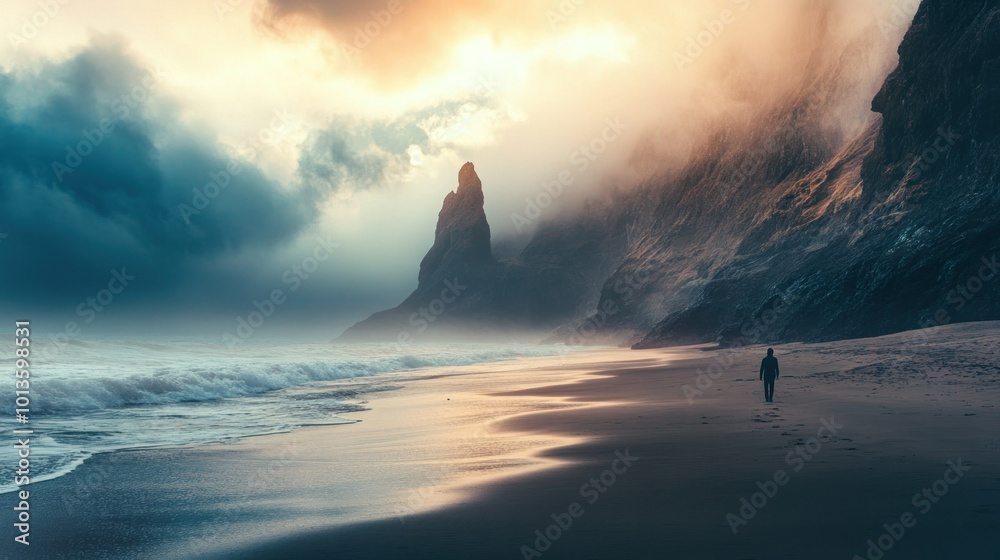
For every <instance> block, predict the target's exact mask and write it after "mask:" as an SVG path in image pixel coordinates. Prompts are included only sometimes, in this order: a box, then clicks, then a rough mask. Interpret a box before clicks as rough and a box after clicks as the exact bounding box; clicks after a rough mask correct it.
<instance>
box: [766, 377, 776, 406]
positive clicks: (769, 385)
mask: <svg viewBox="0 0 1000 560" xmlns="http://www.w3.org/2000/svg"><path fill="white" fill-rule="evenodd" d="M773 396H774V379H769V378H767V377H765V378H764V401H765V402H771V398H772V397H773Z"/></svg>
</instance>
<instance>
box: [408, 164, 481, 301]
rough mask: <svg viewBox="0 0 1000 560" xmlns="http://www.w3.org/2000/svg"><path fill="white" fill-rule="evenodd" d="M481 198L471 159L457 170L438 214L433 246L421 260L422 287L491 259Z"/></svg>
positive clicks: (420, 278) (420, 280)
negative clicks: (452, 186)
mask: <svg viewBox="0 0 1000 560" xmlns="http://www.w3.org/2000/svg"><path fill="white" fill-rule="evenodd" d="M483 201H484V197H483V182H482V181H481V180H480V179H479V175H477V174H476V168H475V166H473V165H472V162H467V163H466V164H465V165H463V166H462V169H460V170H459V172H458V188H457V189H455V190H454V191H452V192H450V193H448V195H447V196H445V198H444V204H443V205H442V207H441V212H440V213H438V222H437V228H435V230H434V245H432V246H431V249H430V250H429V251H427V254H426V255H425V256H424V258H423V260H422V261H420V273H419V274H418V276H417V280H418V282H419V283H420V285H421V286H426V285H427V284H432V283H434V282H436V281H440V280H441V276H442V275H444V276H447V275H448V274H449V273H454V272H455V271H456V269H461V268H467V267H477V266H484V265H489V264H492V263H493V262H494V260H493V254H492V249H491V248H490V224H489V223H488V222H487V221H486V212H485V211H484V210H483ZM418 290H419V288H418Z"/></svg>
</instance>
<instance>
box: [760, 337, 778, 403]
mask: <svg viewBox="0 0 1000 560" xmlns="http://www.w3.org/2000/svg"><path fill="white" fill-rule="evenodd" d="M760 378H761V379H762V380H763V381H764V402H774V380H775V379H777V378H778V358H775V357H774V348H768V349H767V356H764V359H763V360H761V361H760Z"/></svg>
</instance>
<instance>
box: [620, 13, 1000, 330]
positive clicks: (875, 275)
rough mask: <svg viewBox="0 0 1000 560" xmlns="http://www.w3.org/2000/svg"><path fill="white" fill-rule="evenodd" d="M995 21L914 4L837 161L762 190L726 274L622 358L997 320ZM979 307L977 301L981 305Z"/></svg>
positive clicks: (999, 78) (721, 271) (999, 205)
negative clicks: (702, 345) (861, 127)
mask: <svg viewBox="0 0 1000 560" xmlns="http://www.w3.org/2000/svg"><path fill="white" fill-rule="evenodd" d="M998 55H1000V8H998V7H997V5H996V3H994V2H989V1H977V2H961V3H957V2H947V1H943V0H927V1H925V2H924V3H923V4H922V5H921V7H920V9H919V11H918V12H917V14H916V16H915V18H914V20H913V24H912V27H911V28H910V30H909V31H908V33H907V34H906V36H905V38H904V39H903V42H902V44H901V45H900V47H899V64H898V66H897V67H896V69H895V70H894V71H893V72H892V73H891V74H890V75H889V77H888V78H887V79H886V80H885V82H884V84H883V86H882V88H881V90H880V91H879V92H878V93H877V94H876V95H875V96H874V101H873V104H872V109H873V110H874V111H876V112H877V113H878V114H879V115H878V116H877V117H876V119H875V120H874V121H873V122H872V124H871V126H870V127H869V128H868V129H867V130H865V131H864V132H863V133H862V134H860V135H859V136H858V137H856V138H855V139H853V140H852V141H851V142H850V143H848V144H847V145H846V146H845V147H844V148H843V149H842V150H841V151H840V152H839V153H837V154H836V155H835V156H834V157H832V158H830V159H829V160H827V161H825V162H823V163H822V164H820V165H817V166H816V167H815V168H814V169H812V170H810V171H809V172H807V173H792V174H791V175H790V176H789V177H788V178H786V179H785V180H782V181H778V182H777V183H776V184H775V186H774V187H772V188H767V186H766V185H764V188H763V189H761V190H760V191H759V192H762V193H766V196H764V197H763V199H764V200H768V201H772V202H773V204H769V208H767V209H766V210H762V211H757V212H756V213H755V214H754V215H753V217H752V218H751V219H750V220H748V222H747V225H748V226H749V227H748V229H747V231H746V233H745V234H744V235H742V236H741V239H740V241H739V247H738V249H737V251H735V253H734V254H733V256H732V258H731V259H729V260H727V262H725V263H724V264H723V265H722V266H720V267H719V268H718V269H717V270H716V271H715V273H714V274H712V275H711V277H710V278H708V279H706V282H705V286H704V289H702V290H701V292H700V293H699V294H698V295H697V296H696V297H694V298H693V300H692V301H691V302H690V304H688V305H681V306H678V307H677V308H676V309H674V310H672V311H671V312H669V313H668V314H667V316H666V317H665V319H664V320H663V321H661V322H660V323H659V324H657V325H656V327H655V328H653V329H652V330H651V331H650V332H649V333H648V334H647V335H646V336H645V337H644V338H643V339H642V340H641V341H640V342H639V343H638V344H637V346H639V347H647V346H657V345H664V344H671V343H676V342H679V341H708V340H719V339H721V340H722V341H723V342H737V341H740V342H764V341H775V340H819V339H833V338H844V337H857V336H869V335H877V334H884V333H888V332H894V331H901V330H908V329H914V328H918V327H919V326H924V325H929V324H940V323H947V322H953V321H971V320H982V319H996V318H998V317H1000V305H998V302H997V298H995V297H991V296H990V295H988V293H986V292H985V291H984V290H996V289H997V287H993V286H990V285H989V282H990V281H991V280H992V278H993V273H994V272H995V270H994V269H995V268H996V261H995V259H994V254H996V255H1000V245H998V239H1000V237H998V235H1000V221H998V219H997V217H996V216H997V215H998V211H1000V187H998V185H997V180H998V162H1000V144H998V139H997V134H998V132H1000V126H998V124H1000V123H998V120H997V119H998V112H997V109H998V108H1000V107H998V101H1000V88H998V83H1000V71H998V70H1000V67H998V64H1000V58H998ZM984 293H986V294H987V295H984Z"/></svg>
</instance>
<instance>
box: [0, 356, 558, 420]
mask: <svg viewBox="0 0 1000 560" xmlns="http://www.w3.org/2000/svg"><path fill="white" fill-rule="evenodd" d="M133 348H134V346H133ZM546 353H547V352H544V351H542V352H537V351H536V352H528V353H526V352H525V351H523V350H516V349H497V350H490V351H478V352H470V353H445V352H442V353H428V354H423V355H421V354H400V355H397V356H384V355H382V356H371V355H369V356H362V355H358V352H357V351H356V350H355V351H354V352H353V354H348V355H346V356H339V357H332V358H331V359H327V360H323V359H311V360H308V361H299V362H295V361H292V360H291V359H285V360H281V359H280V357H279V358H276V359H272V360H271V361H263V360H260V359H256V360H244V359H240V358H237V357H230V356H202V359H199V360H198V361H196V362H194V363H191V362H181V363H177V364H174V365H158V366H156V367H155V368H153V367H147V369H148V370H147V371H141V372H139V373H135V372H134V371H135V370H136V369H142V368H141V367H140V366H137V365H136V364H135V363H134V361H126V363H125V364H119V365H113V364H114V359H113V356H107V355H105V356H104V359H106V360H107V362H108V365H107V366H105V367H106V368H107V369H106V370H105V371H104V372H103V373H102V372H101V370H100V369H97V368H95V367H94V365H93V364H88V366H87V367H86V368H83V369H85V370H86V371H85V374H79V372H74V371H72V370H73V366H72V365H67V366H64V367H63V368H60V369H61V370H62V371H59V372H57V373H56V374H55V375H52V374H50V373H49V372H47V374H46V376H44V377H41V376H40V377H38V378H37V379H38V380H37V381H35V383H33V385H32V393H33V398H32V403H31V410H32V414H35V415H48V414H59V413H74V412H84V411H92V410H104V409H114V408H124V407H129V406H136V405H157V404H172V403H185V402H199V401H213V400H219V399H225V398H235V397H249V396H254V395H260V394H263V393H268V392H271V391H276V390H281V389H287V388H289V387H295V386H301V385H306V384H309V383H316V382H323V381H334V380H338V379H347V378H355V377H364V376H372V375H378V374H384V373H390V372H396V371H407V370H413V369H417V368H423V367H441V366H462V365H469V364H475V363H482V362H493V361H498V360H504V359H510V358H515V357H522V356H525V355H536V354H538V355H541V354H546ZM95 369H97V371H96V372H95ZM0 409H2V410H3V413H4V414H7V415H9V414H12V413H13V404H12V403H3V404H2V405H0Z"/></svg>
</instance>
